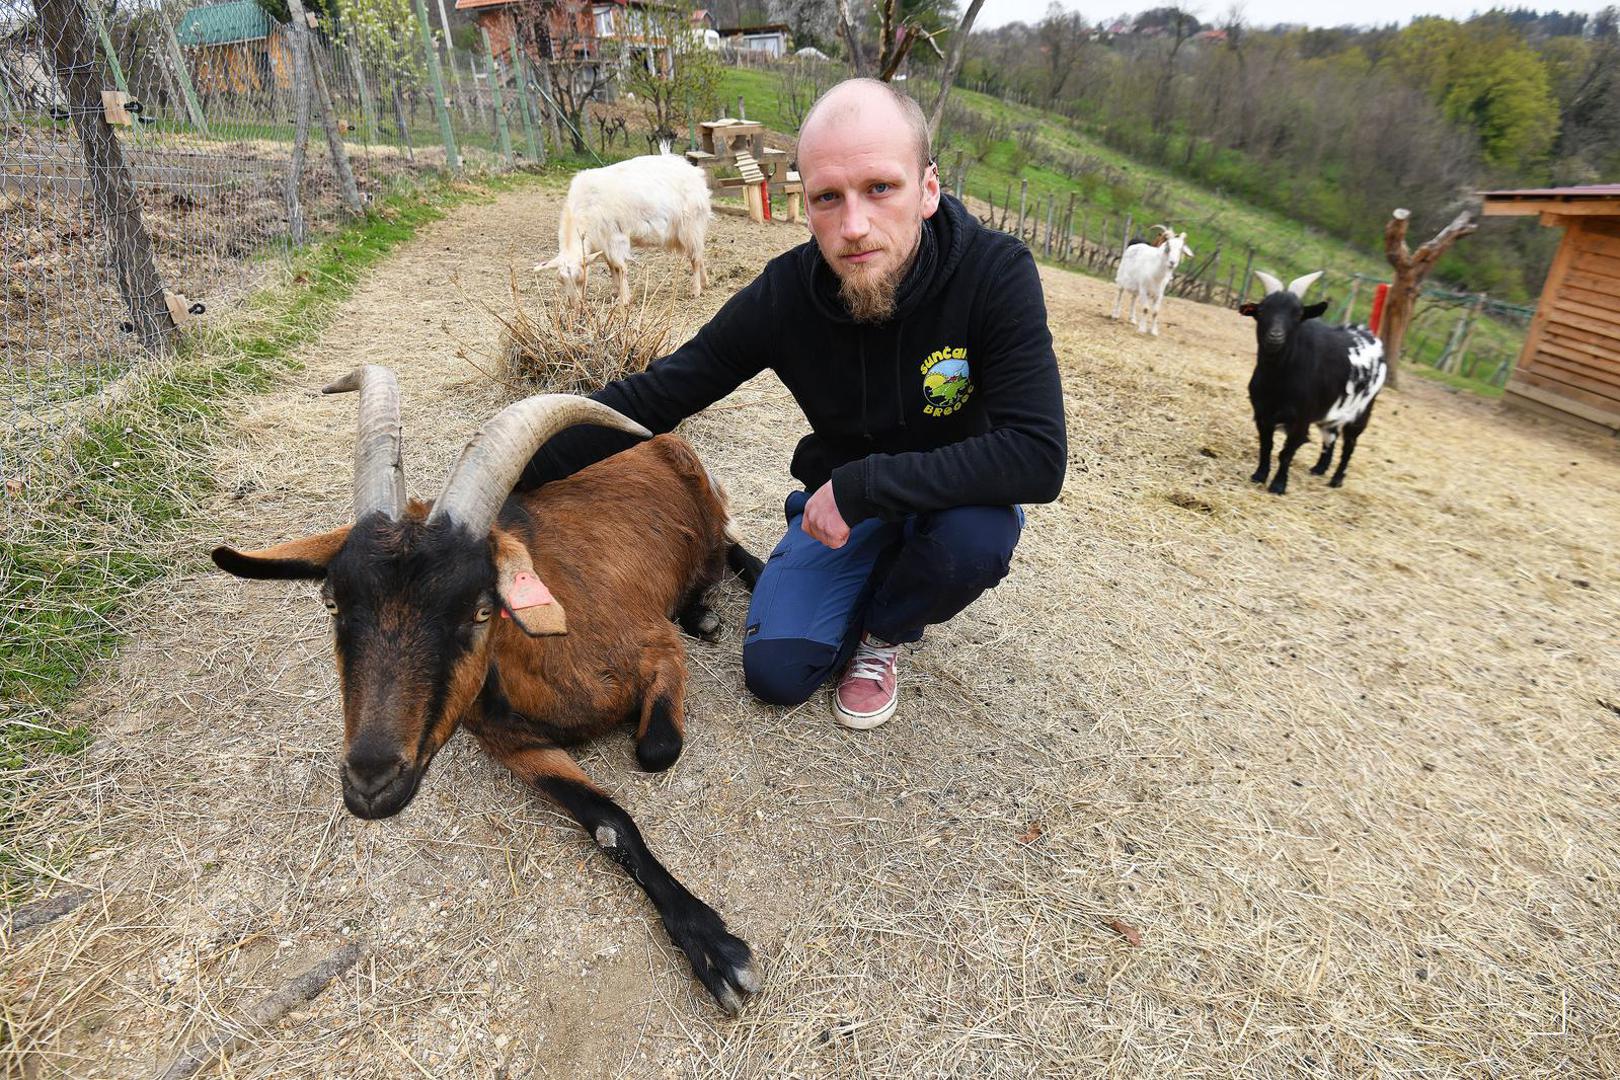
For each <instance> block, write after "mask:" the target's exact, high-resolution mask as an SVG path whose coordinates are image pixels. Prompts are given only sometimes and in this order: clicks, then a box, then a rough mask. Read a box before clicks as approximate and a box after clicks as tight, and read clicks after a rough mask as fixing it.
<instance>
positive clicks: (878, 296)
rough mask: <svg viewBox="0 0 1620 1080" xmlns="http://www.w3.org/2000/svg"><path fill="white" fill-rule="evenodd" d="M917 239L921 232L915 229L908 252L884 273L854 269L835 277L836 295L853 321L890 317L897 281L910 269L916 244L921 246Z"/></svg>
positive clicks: (880, 319) (877, 320) (897, 285)
mask: <svg viewBox="0 0 1620 1080" xmlns="http://www.w3.org/2000/svg"><path fill="white" fill-rule="evenodd" d="M921 240H922V236H921V234H920V233H919V235H918V241H919V243H918V244H916V245H913V247H912V249H911V254H909V255H907V256H906V258H905V261H903V262H902V263H901V264H900V265H899V266H897V267H895V268H894V269H893V270H891V271H889V272H887V273H882V274H870V273H862V272H860V270H858V269H857V270H856V271H855V272H853V273H849V274H845V275H843V276H842V277H840V278H839V279H838V295H839V296H840V297H841V298H842V299H843V301H844V306H845V307H847V308H849V313H850V315H851V316H852V317H853V318H854V319H855V321H856V322H858V323H881V322H887V321H888V320H889V319H891V318H893V317H894V309H895V297H896V294H898V293H899V291H900V283H901V282H902V281H904V280H905V279H906V274H907V273H909V272H910V271H911V264H912V263H914V262H915V261H916V260H917V248H918V247H921V246H922V245H921Z"/></svg>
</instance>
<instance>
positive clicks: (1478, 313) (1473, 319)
mask: <svg viewBox="0 0 1620 1080" xmlns="http://www.w3.org/2000/svg"><path fill="white" fill-rule="evenodd" d="M1484 313H1485V294H1484V293H1480V294H1479V295H1478V296H1476V297H1474V305H1473V306H1472V307H1470V308H1469V309H1468V324H1467V327H1466V328H1465V329H1464V330H1463V335H1462V341H1461V342H1459V343H1458V344H1457V355H1456V359H1455V360H1453V361H1452V364H1451V370H1452V371H1455V372H1457V373H1458V374H1462V373H1463V371H1462V367H1463V362H1464V361H1465V360H1467V359H1468V346H1469V345H1470V344H1472V343H1473V340H1474V327H1476V326H1478V325H1479V320H1480V318H1481V317H1482V316H1483V315H1484Z"/></svg>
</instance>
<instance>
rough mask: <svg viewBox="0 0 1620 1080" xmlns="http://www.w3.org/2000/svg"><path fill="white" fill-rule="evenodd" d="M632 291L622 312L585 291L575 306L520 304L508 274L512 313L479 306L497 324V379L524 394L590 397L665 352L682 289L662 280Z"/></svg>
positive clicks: (552, 301)
mask: <svg viewBox="0 0 1620 1080" xmlns="http://www.w3.org/2000/svg"><path fill="white" fill-rule="evenodd" d="M636 285H637V288H636V290H635V292H634V293H632V297H631V302H630V303H629V304H626V305H623V306H620V305H618V304H615V303H613V302H612V299H611V298H610V297H607V296H602V295H592V294H590V293H588V292H587V293H586V295H585V296H584V297H583V298H582V299H581V300H580V301H579V302H577V303H568V302H566V301H564V300H562V299H560V298H558V297H556V296H551V297H549V298H543V299H535V298H529V299H526V298H525V297H524V296H523V293H522V291H521V290H520V289H519V287H518V273H517V271H516V270H513V271H512V272H511V276H510V289H511V297H512V301H511V307H510V309H509V310H507V311H500V310H497V309H495V308H493V307H490V306H489V305H487V304H486V305H484V307H485V310H486V311H488V312H489V313H490V315H491V317H492V318H494V319H496V320H497V321H498V322H499V323H500V325H501V338H500V350H499V353H498V354H497V355H498V361H497V363H496V364H495V367H494V376H495V378H496V379H498V380H499V381H500V382H502V383H505V384H507V385H508V386H512V387H514V388H518V389H520V390H521V391H522V392H523V393H531V394H532V393H536V392H546V393H556V394H588V393H590V392H591V391H593V390H597V389H600V388H601V387H602V386H605V385H606V384H607V383H610V382H612V381H613V380H614V379H619V378H623V377H624V376H626V375H633V374H635V373H636V372H638V371H641V370H643V369H645V368H646V366H647V365H648V364H650V363H652V362H653V361H654V360H656V359H658V358H659V357H660V356H665V355H667V354H669V353H670V352H671V351H673V345H672V344H671V341H670V337H671V330H672V329H673V328H674V326H675V324H676V322H677V316H678V314H679V307H680V303H681V301H682V299H683V297H682V295H681V293H680V288H679V286H678V285H677V284H676V281H675V279H674V278H672V277H669V276H668V275H665V276H664V277H663V278H661V279H659V280H657V281H654V282H651V283H648V282H646V281H642V280H638V281H637V282H636ZM638 294H639V295H638Z"/></svg>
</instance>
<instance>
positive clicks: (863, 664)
mask: <svg viewBox="0 0 1620 1080" xmlns="http://www.w3.org/2000/svg"><path fill="white" fill-rule="evenodd" d="M899 654H900V646H898V645H890V644H888V643H887V642H884V641H879V640H878V639H877V638H875V637H873V636H872V635H871V634H863V635H861V643H860V644H859V645H858V646H856V648H855V656H854V658H853V659H851V660H850V662H849V667H848V668H847V669H846V670H845V671H844V677H843V678H842V679H839V680H838V689H837V690H835V691H833V716H834V717H835V718H837V720H838V722H839V723H840V724H843V725H844V726H845V727H847V728H851V729H853V730H855V731H870V730H871V729H872V728H875V727H878V726H880V725H882V724H883V723H885V722H886V721H887V720H888V719H889V717H891V716H893V715H894V707H895V704H896V703H897V702H898V701H899V700H900V679H899V676H897V675H896V674H895V670H894V669H895V661H896V659H897V658H898V656H899Z"/></svg>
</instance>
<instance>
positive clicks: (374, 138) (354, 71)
mask: <svg viewBox="0 0 1620 1080" xmlns="http://www.w3.org/2000/svg"><path fill="white" fill-rule="evenodd" d="M343 54H344V55H345V56H347V57H348V59H349V73H350V74H351V75H353V76H354V85H355V86H357V87H358V88H359V90H360V112H361V113H362V114H363V115H364V116H365V118H366V141H367V142H372V143H375V142H381V141H382V136H381V134H380V133H379V131H378V130H377V107H376V106H375V105H373V104H372V102H371V90H370V88H369V87H367V86H366V65H365V60H364V59H363V58H362V57H361V56H360V46H359V42H358V41H357V40H356V39H355V36H354V29H353V27H351V28H350V29H349V42H348V45H347V46H346V47H345V48H344V51H343Z"/></svg>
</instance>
